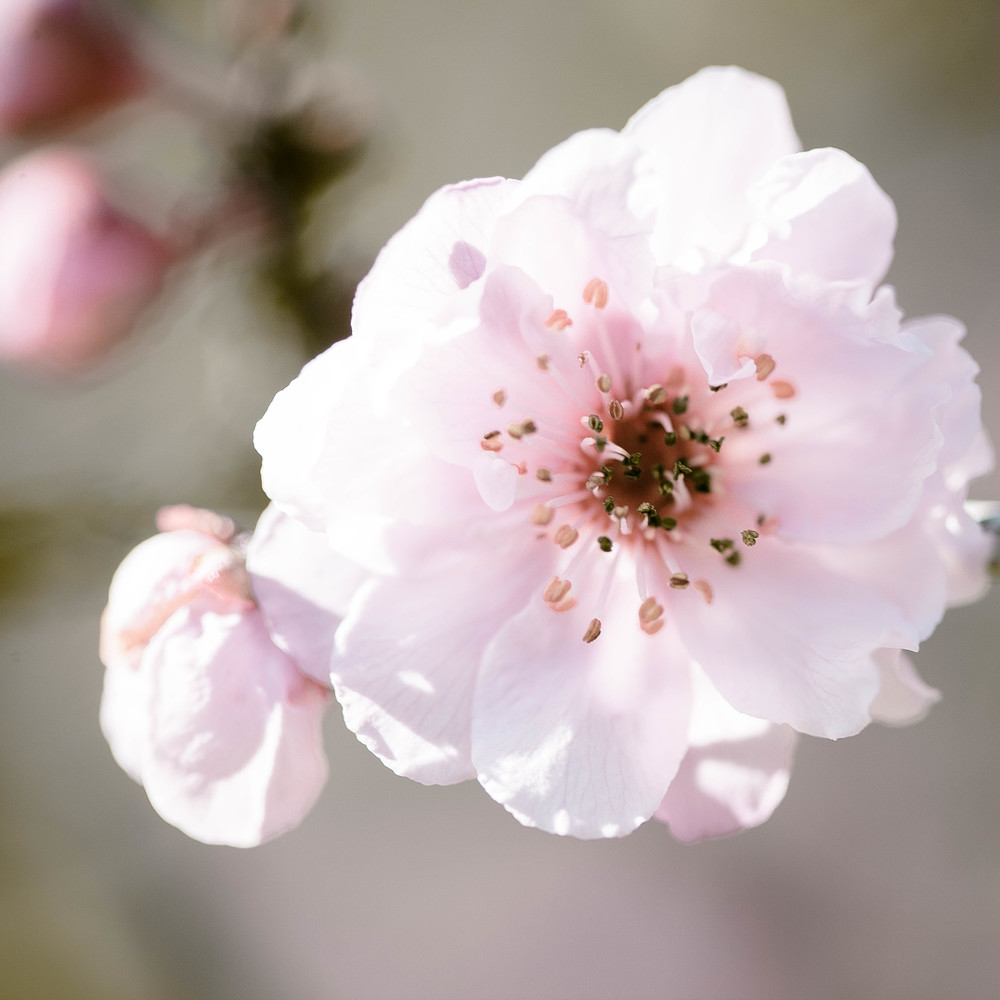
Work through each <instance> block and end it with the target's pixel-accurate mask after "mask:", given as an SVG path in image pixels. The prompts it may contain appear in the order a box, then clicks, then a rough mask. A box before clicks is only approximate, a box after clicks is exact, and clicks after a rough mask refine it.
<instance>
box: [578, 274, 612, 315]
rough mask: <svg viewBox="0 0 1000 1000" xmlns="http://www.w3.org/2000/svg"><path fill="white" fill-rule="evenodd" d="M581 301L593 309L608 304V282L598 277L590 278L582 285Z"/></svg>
mask: <svg viewBox="0 0 1000 1000" xmlns="http://www.w3.org/2000/svg"><path fill="white" fill-rule="evenodd" d="M583 301H584V302H586V303H588V304H592V305H593V307H594V308H595V309H603V308H604V307H605V306H606V305H607V304H608V284H607V282H606V281H601V279H600V278H591V279H590V281H588V282H587V284H586V285H585V286H584V289H583Z"/></svg>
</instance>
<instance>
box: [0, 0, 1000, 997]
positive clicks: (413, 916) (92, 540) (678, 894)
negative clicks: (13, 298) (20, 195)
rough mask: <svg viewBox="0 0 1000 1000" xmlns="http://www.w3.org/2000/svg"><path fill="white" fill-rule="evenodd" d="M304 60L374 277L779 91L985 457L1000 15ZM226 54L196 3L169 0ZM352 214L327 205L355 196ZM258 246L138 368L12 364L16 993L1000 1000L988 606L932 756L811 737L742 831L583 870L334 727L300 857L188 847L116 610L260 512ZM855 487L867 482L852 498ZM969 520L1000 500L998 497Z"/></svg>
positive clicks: (166, 332) (139, 129) (875, 9)
mask: <svg viewBox="0 0 1000 1000" xmlns="http://www.w3.org/2000/svg"><path fill="white" fill-rule="evenodd" d="M322 14H323V18H322V21H323V31H318V32H317V33H315V34H314V36H313V37H314V42H315V45H316V48H317V50H319V51H325V52H326V53H328V55H329V59H331V60H334V59H335V60H337V61H338V62H339V63H340V64H342V65H343V67H346V69H347V70H348V71H349V72H351V73H353V74H354V75H355V76H356V78H358V79H360V80H361V81H363V82H364V83H365V85H366V86H367V88H368V91H369V92H368V95H367V97H366V98H365V100H366V102H367V105H366V106H368V107H370V108H371V109H373V112H374V114H375V120H376V122H377V133H376V138H375V141H374V144H373V148H372V151H371V154H370V156H369V159H368V161H367V162H366V164H365V165H364V166H363V168H362V169H361V171H360V172H359V173H358V175H357V176H356V177H354V178H353V179H352V180H351V181H350V182H349V183H348V184H347V185H346V186H345V187H344V188H343V190H342V192H341V194H340V195H338V196H331V197H330V198H329V199H327V201H326V203H325V204H324V205H323V206H322V210H321V211H320V212H319V213H318V216H317V219H316V222H315V226H314V231H313V234H312V236H313V243H314V250H315V253H316V254H317V258H318V259H326V258H330V259H334V258H335V259H337V260H341V261H347V262H348V264H349V266H351V267H358V268H360V269H361V270H362V272H363V269H364V268H365V267H366V266H367V263H368V262H370V260H371V258H372V256H373V255H374V253H375V252H376V251H377V249H378V248H379V246H380V245H381V244H382V243H383V242H384V240H385V239H386V238H387V237H388V236H389V235H390V234H391V233H392V232H393V231H395V230H396V229H397V228H398V227H399V226H401V225H402V224H403V223H404V222H405V221H406V220H407V219H408V218H409V217H410V216H411V215H412V214H413V212H414V211H415V210H416V209H417V207H418V206H419V205H420V203H421V202H422V200H423V199H424V198H425V197H426V196H427V194H429V193H430V192H431V191H432V190H433V189H434V188H436V187H438V186H439V185H441V184H443V183H445V182H448V181H454V180H459V179H463V178H467V177H472V176H477V175H492V174H506V175H508V176H520V175H521V174H523V173H524V171H525V170H526V169H528V168H529V167H530V166H531V164H532V163H533V162H534V160H535V159H536V158H537V157H538V156H539V155H540V154H541V153H542V152H544V151H545V150H546V149H548V148H549V147H550V146H552V145H554V144H555V143H556V142H558V141H560V140H561V139H563V138H565V137H566V136H568V135H569V134H570V133H571V132H573V131H575V130H578V129H580V128H584V127H588V126H592V125H608V126H613V127H620V126H621V125H622V124H623V123H624V122H625V120H626V119H627V118H628V116H629V115H630V114H631V113H632V112H633V111H634V110H635V109H637V108H638V107H639V106H640V105H641V104H642V103H644V102H645V101H646V100H647V99H648V98H650V97H652V96H653V95H654V94H655V93H657V92H658V91H660V90H661V89H663V88H664V87H665V86H668V85H670V84H672V83H676V82H679V81H680V80H681V79H683V78H684V77H686V76H687V75H689V74H690V73H691V72H693V71H695V70H696V69H698V68H700V67H701V66H702V65H705V64H707V63H728V62H734V63H738V64H741V65H743V66H746V67H747V68H750V69H754V70H757V71H759V72H761V73H764V74H766V75H769V76H772V77H774V78H775V79H777V80H779V81H780V82H781V83H782V84H783V85H784V87H785V88H786V91H787V93H788V97H789V101H790V103H791V106H792V111H793V114H794V117H795V121H796V125H797V128H798V130H799V133H800V135H801V137H802V139H803V142H804V144H805V145H806V147H810V146H825V145H832V146H840V147H842V148H844V149H847V150H848V151H850V152H851V153H852V154H853V155H855V156H856V157H858V158H859V159H860V160H862V161H863V162H865V163H866V164H868V166H869V167H870V168H871V170H872V171H873V173H874V175H875V177H876V178H877V180H878V181H879V182H880V183H881V184H882V186H883V187H884V188H885V189H886V190H887V191H888V192H889V193H890V195H891V196H892V197H893V198H894V199H895V202H896V205H897V207H898V210H899V215H900V229H899V237H898V242H897V258H896V263H895V264H894V266H893V269H892V272H891V274H890V278H889V280H890V281H891V282H892V283H893V284H895V285H896V287H897V289H898V291H899V298H900V302H901V304H902V305H903V307H904V308H905V309H906V311H907V312H908V314H909V315H913V316H916V315H921V314H924V313H929V312H947V313H952V314H954V315H957V316H959V317H960V318H962V319H963V320H964V321H965V322H966V323H967V324H968V326H969V329H970V334H969V338H968V340H967V345H968V346H969V348H970V350H971V351H972V352H973V354H974V355H975V356H976V357H977V358H978V360H979V361H980V363H981V364H982V366H983V368H984V374H983V376H982V380H981V381H982V385H983V388H984V392H985V395H986V403H985V416H986V421H987V425H988V426H989V427H990V428H991V429H992V432H993V434H994V435H995V436H996V437H998V438H1000V342H998V337H997V331H998V322H1000V280H998V275H1000V245H998V243H1000V214H998V212H1000V68H998V67H1000V59H998V56H1000V13H998V8H997V6H996V5H995V4H994V3H989V2H985V0H983V2H976V0H952V2H950V3H940V2H938V0H875V2H873V3H866V4H862V3H853V2H852V3H836V2H830V0H825V2H818V0H770V2H755V0H744V2H737V0H732V2H725V0H687V2H676V0H660V2H653V0H617V2H614V3H612V2H597V0H582V2H568V0H535V2H528V0H508V2H506V3H497V2H487V0H461V2H460V0H451V2H446V0H428V2H416V0H344V2H339V3H337V4H336V5H333V4H332V3H331V4H330V5H329V6H326V7H323V8H322ZM157 16H159V17H160V18H162V20H163V23H164V25H165V26H166V27H167V28H168V29H169V30H170V31H172V32H174V33H175V34H176V38H177V40H178V41H179V42H183V43H187V42H190V43H197V44H200V45H204V46H209V47H210V46H211V45H212V44H214V43H213V41H212V40H213V38H214V37H216V36H215V33H214V28H213V25H212V22H211V18H210V16H209V13H208V6H207V5H205V4H202V3H197V4H194V3H192V4H191V5H189V6H187V5H184V4H178V3H166V2H164V3H162V4H160V5H159V7H158V8H157ZM113 124H114V126H115V129H114V130H113V131H108V130H104V131H94V132H88V133H86V134H85V135H83V136H82V137H81V139H82V140H83V141H87V142H88V143H91V144H92V145H93V146H94V148H95V149H97V150H98V151H99V154H100V155H101V156H102V157H103V159H104V162H105V163H106V165H107V166H108V167H109V168H110V169H111V170H112V172H113V173H114V174H115V175H116V176H118V177H119V178H120V180H121V183H122V184H123V189H124V190H125V191H126V192H131V197H133V198H134V199H135V201H136V203H137V204H139V203H144V204H145V207H146V210H147V211H153V212H161V213H162V212H164V211H165V210H166V206H168V205H169V204H170V202H171V199H172V198H173V197H174V195H175V194H176V192H177V191H180V190H182V189H185V190H190V189H205V190H208V189H210V188H211V186H212V184H213V183H214V178H215V175H214V174H213V171H214V170H216V169H217V164H214V163H213V161H212V158H211V156H209V155H207V154H206V152H205V150H204V148H203V145H204V144H203V143H201V142H200V141H199V135H198V133H197V130H192V129H191V128H190V126H188V125H186V124H185V122H184V120H183V118H182V117H181V116H179V115H178V114H177V113H175V112H171V111H166V110H163V109H161V108H159V107H158V106H157V105H156V104H154V103H152V102H147V103H145V104H143V105H141V106H140V107H138V108H136V109H134V110H132V111H131V112H129V113H127V114H125V115H122V116H119V117H118V118H117V119H116V121H115V122H114V123H113ZM345 194H346V195H347V197H345V196H344V195H345ZM249 266H250V265H249V263H248V260H247V257H246V255H244V254H241V252H240V250H239V248H238V247H229V248H227V249H226V250H225V251H222V252H219V253H216V254H214V255H211V256H210V257H209V258H207V259H204V260H202V261H200V262H198V263H197V264H196V265H193V266H191V267H189V268H187V269H186V270H185V271H183V272H182V273H179V274H178V275H176V276H175V278H174V280H173V282H172V292H171V294H170V295H169V296H168V297H167V298H166V299H165V300H164V301H163V302H162V303H161V304H160V305H158V306H157V308H156V309H155V310H154V312H153V313H152V314H151V316H150V319H149V322H148V324H147V326H148V329H147V330H146V331H145V333H144V335H143V338H142V340H141V342H140V343H138V344H135V345H132V346H131V347H130V348H129V349H128V350H127V351H126V352H124V354H123V355H122V356H121V357H120V358H119V359H118V360H117V361H116V362H115V363H113V365H112V366H111V370H110V371H106V372H105V373H104V377H102V378H99V379H90V380H87V381H86V382H85V383H83V384H82V385H76V386H73V387H64V386H52V385H44V384H39V383H37V382H34V381H31V380H27V379H24V378H22V377H19V376H16V375H15V374H13V373H10V372H2V371H0V997H2V998H3V1000H21V998H38V997H53V998H72V1000H75V998H78V997H79V998H91V997H93V998H95V1000H97V998H100V1000H119V998H121V1000H146V998H150V1000H159V998H171V1000H187V998H196V997H197V998H202V997H205V998H213V1000H256V998H262V1000H263V998H271V997H292V998H301V1000H319V998H325V1000H326V998H351V1000H354V998H357V1000H380V998H387V1000H388V998H399V1000H423V998H426V1000H452V998H454V1000H491V998H522V1000H533V998H539V1000H541V998H546V1000H548V998H574V1000H588V998H619V997H637V998H646V997H665V998H671V1000H783V998H789V1000H810V998H815V1000H826V998H829V1000H844V998H869V997H871V998H876V997H877V998H880V1000H893V998H901V1000H902V998H906V1000H941V998H949V1000H966V998H968V1000H979V998H989V997H993V996H996V995H998V994H1000V947H998V943H1000V942H998V932H1000V845H998V843H997V839H998V826H1000V824H998V822H997V819H998V815H1000V810H998V805H997V801H998V793H1000V778H998V774H997V766H996V764H997V760H998V757H1000V729H998V726H997V722H996V719H997V710H998V708H1000V678H998V674H997V670H996V663H997V653H996V649H997V640H998V633H1000V626H998V623H997V615H996V608H997V600H998V596H997V594H996V593H993V594H990V595H988V596H987V598H986V600H985V601H983V602H982V603H981V604H980V605H978V606H977V607H974V608H970V609H959V610H957V611H954V612H952V613H950V614H949V616H948V618H947V619H946V621H945V623H944V624H943V625H942V626H941V628H940V629H939V631H938V632H937V634H936V635H935V636H934V638H933V639H931V640H930V641H929V642H927V643H926V644H925V646H924V649H923V650H922V651H921V654H920V656H919V658H918V663H919V666H920V669H921V670H922V672H923V674H924V676H925V677H926V678H927V679H928V681H930V682H931V683H933V684H934V685H936V686H937V687H939V688H941V689H942V691H943V692H944V700H943V701H942V703H941V704H940V705H939V706H937V707H936V708H935V709H934V711H933V712H932V714H931V716H930V717H929V718H928V719H927V720H926V721H925V722H923V723H921V724H920V725H919V726H916V727H914V728H911V729H904V730H886V729H882V728H879V727H872V728H871V729H870V730H868V731H866V732H865V733H863V734H862V735H860V736H858V737H856V738H854V739H851V740H847V741H844V742H842V743H839V744H833V743H825V742H820V741H815V740H806V741H804V742H803V745H802V747H801V750H800V752H799V755H798V759H797V764H796V768H795V773H794V775H793V779H792V785H791V789H790V791H789V794H788V797H787V799H786V801H785V803H784V804H783V805H782V806H781V807H780V808H779V810H778V812H777V813H776V815H775V816H774V818H773V819H772V820H771V821H770V822H769V823H768V824H767V825H765V826H764V827H762V828H760V829H759V830H756V831H752V832H750V833H747V834H744V835H742V836H740V837H737V838H733V839H729V840H725V841H721V842H716V843H710V844H707V845H702V846H698V847H693V848H692V847H681V846H679V845H677V844H675V843H673V842H672V841H671V840H670V838H669V835H668V834H667V832H666V830H665V828H663V827H662V826H659V825H658V824H655V823H654V824H649V825H647V826H646V827H644V828H643V829H641V830H640V831H639V832H638V833H636V834H634V835H633V836H631V837H629V838H628V839H626V840H623V841H612V842H602V843H581V842H575V841H565V840H560V839H557V838H555V837H551V836H548V835H545V834H541V833H538V832H535V831H530V830H525V829H523V828H521V827H520V826H519V825H518V824H517V823H516V822H515V821H514V820H512V819H510V818H509V817H507V815H506V814H505V813H504V812H503V810H502V809H501V808H500V807H499V806H496V805H495V804H494V803H492V802H491V801H490V800H489V799H488V798H487V797H486V796H485V794H484V793H482V792H481V791H480V790H479V789H478V786H476V785H474V784H471V785H464V786H459V787H453V788H444V789H441V788H432V789H427V788H422V787H420V786H418V785H415V784H413V783H410V782H407V781H405V780H403V779H399V778H396V777H394V776H393V775H392V774H391V773H390V772H389V771H387V770H386V769H384V768H383V767H382V765H381V764H379V762H378V761H377V760H376V759H375V758H374V757H372V756H370V755H369V754H368V753H367V752H366V751H365V750H364V749H363V748H361V746H360V745H359V744H357V743H356V742H355V740H354V738H353V737H352V736H350V734H348V733H346V731H344V729H343V727H342V725H340V723H339V720H338V718H337V716H336V713H335V712H331V713H330V715H329V718H328V725H327V737H328V739H327V745H328V751H329V756H330V761H331V778H330V782H329V785H328V787H327V788H326V790H325V792H324V794H323V796H322V799H321V801H320V803H319V804H318V806H317V807H316V809H315V810H314V812H313V813H312V814H311V815H310V817H309V818H308V819H307V820H306V822H305V823H304V824H303V825H302V827H301V828H300V829H299V830H297V831H296V832H293V833H292V834H290V835H288V836H286V837H284V838H282V839H280V840H279V841H277V842H275V843H273V844H270V845H268V846H266V847H264V848H261V849H258V850H255V851H251V852H241V851H238V850H232V849H224V848H208V847H204V846H201V845H199V844H196V843H194V842H191V841H189V840H187V839H186V838H185V837H184V836H182V835H181V834H179V833H178V832H176V831H175V830H173V829H172V828H170V827H168V826H166V825H165V824H164V823H162V821H160V820H159V819H158V817H157V816H156V815H155V814H154V813H153V812H152V810H151V808H150V807H149V805H148V803H147V801H146V799H145V796H144V794H143V792H142V790H141V789H140V788H139V787H138V786H136V785H133V784H132V782H131V781H129V779H128V778H127V777H126V776H125V775H124V774H123V773H122V772H121V771H119V770H118V768H117V767H116V766H115V765H114V763H113V761H112V759H111V757H110V754H109V753H108V751H107V748H106V746H105V744H104V742H103V740H102V738H101V735H100V732H99V730H98V727H97V706H98V701H99V697H100V685H101V673H102V671H101V667H100V664H99V663H98V660H97V655H96V643H97V623H98V617H99V614H100V611H101V608H102V606H103V603H104V599H105V595H106V588H107V583H108V580H109V579H110V576H111V573H112V572H113V570H114V568H115V566H116V565H117V563H118V562H119V561H120V559H121V558H122V557H123V556H124V554H125V553H126V552H127V551H128V549H129V548H130V547H131V546H132V545H133V544H135V543H136V542H138V541H139V540H140V539H141V538H143V537H145V536H146V535H148V534H150V533H151V532H152V515H153V512H154V511H155V509H156V507H157V506H159V505H160V504H163V503H167V502H177V501H189V502H193V503H197V504H203V505H208V506H216V507H220V508H223V509H225V510H227V511H229V512H234V513H237V514H241V515H242V516H243V518H244V519H245V520H248V521H252V518H253V516H254V514H255V513H256V511H257V510H259V509H260V506H261V505H262V503H263V500H262V498H261V497H260V495H259V493H258V492H257V489H256V486H255V481H256V480H255V477H256V474H257V461H256V456H255V455H254V453H253V451H252V448H251V445H250V434H251V430H252V427H253V424H254V422H255V420H256V418H257V417H258V416H259V415H260V414H261V413H262V412H263V410H264V409H265V407H266V405H267V403H268V401H269V399H270V397H271V396H272V395H273V393H274V392H275V391H276V390H277V389H279V388H281V387H282V386H283V385H284V384H285V383H286V382H287V381H288V380H289V379H290V378H291V377H292V376H293V375H294V374H295V372H296V371H297V370H298V367H299V366H300V365H301V363H302V361H303V360H304V355H302V354H301V353H300V352H299V350H298V349H297V348H296V347H295V343H294V340H293V339H292V338H291V337H286V338H284V339H282V338H281V337H275V336H274V332H275V330H277V331H279V332H280V331H281V330H282V325H283V324H284V323H285V320H284V319H283V318H282V316H281V315H280V313H278V312H277V310H276V309H275V308H274V307H272V306H271V305H269V304H268V303H267V302H266V301H264V300H262V299H261V298H259V297H255V296H254V295H252V294H249V293H248V290H247V289H248V278H247V275H248V270H249ZM859 488H863V482H859ZM976 492H977V494H978V495H979V496H984V497H989V496H994V497H1000V480H998V479H997V477H996V476H994V477H992V478H990V479H989V480H985V481H983V482H981V483H980V484H979V485H978V486H977V488H976Z"/></svg>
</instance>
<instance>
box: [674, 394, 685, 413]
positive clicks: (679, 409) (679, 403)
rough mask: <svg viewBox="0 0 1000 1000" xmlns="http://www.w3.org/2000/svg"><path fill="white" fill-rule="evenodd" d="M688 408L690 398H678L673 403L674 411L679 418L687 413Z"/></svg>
mask: <svg viewBox="0 0 1000 1000" xmlns="http://www.w3.org/2000/svg"><path fill="white" fill-rule="evenodd" d="M687 408H688V397H687V396H678V397H677V398H676V399H675V400H674V402H673V411H674V413H676V414H677V415H678V416H680V414H682V413H686V412H687Z"/></svg>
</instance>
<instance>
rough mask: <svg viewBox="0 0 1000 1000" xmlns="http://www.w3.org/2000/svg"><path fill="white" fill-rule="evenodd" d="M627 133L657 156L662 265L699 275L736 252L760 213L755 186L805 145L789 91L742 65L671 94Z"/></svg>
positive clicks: (713, 70) (657, 237)
mask: <svg viewBox="0 0 1000 1000" xmlns="http://www.w3.org/2000/svg"><path fill="white" fill-rule="evenodd" d="M623 134H624V135H626V136H629V137H630V138H632V139H633V140H634V141H636V142H637V143H638V144H639V146H640V147H641V148H642V149H643V150H644V151H645V152H647V153H648V154H649V155H650V156H652V157H653V158H654V160H655V164H656V168H657V171H658V174H659V178H660V185H661V190H662V195H661V198H662V203H661V207H660V213H659V218H658V223H657V229H656V232H655V233H654V236H653V244H654V247H655V250H656V256H657V260H658V261H660V262H664V263H666V262H670V263H674V264H678V265H680V266H682V267H685V268H688V269H691V270H695V269H697V268H698V267H700V266H701V265H703V264H704V263H705V262H706V261H709V262H711V261H717V260H720V259H723V258H725V257H727V256H728V255H730V254H731V253H733V252H734V251H735V250H736V249H737V248H738V247H739V246H740V245H741V244H742V242H743V240H744V238H745V234H746V229H747V226H748V224H749V223H750V221H751V219H752V216H753V209H752V206H751V203H750V201H749V198H748V191H749V189H750V187H751V186H752V185H753V184H754V182H756V181H757V180H758V179H759V178H760V177H761V176H762V175H763V174H764V172H765V171H766V170H767V169H768V168H769V167H770V166H771V164H772V163H773V162H774V161H775V160H776V159H777V158H778V157H780V156H784V155H786V154H788V153H794V152H796V151H797V150H798V149H799V148H800V146H799V142H798V139H797V138H796V135H795V131H794V129H793V127H792V121H791V116H790V115H789V112H788V105H787V104H786V102H785V95H784V93H783V91H782V89H781V88H780V87H779V86H778V85H777V84H776V83H773V82H772V81H771V80H766V79H764V78H763V77H760V76H757V75H756V74H754V73H748V72H746V71H745V70H742V69H738V68H737V67H735V66H729V67H725V68H721V67H709V68H707V69H703V70H702V71H701V72H700V73H696V74H695V75H694V76H692V77H690V78H689V79H687V80H685V81H684V82H683V83H682V84H680V85H679V86H676V87H671V88H669V89H668V90H665V91H664V92H663V93H662V94H660V95H659V97H655V98H653V100H652V101H650V102H649V103H648V104H647V105H645V107H643V108H641V109H640V110H639V111H638V112H636V114H635V115H633V116H632V118H631V119H630V121H629V123H628V124H627V125H626V126H625V128H624V130H623Z"/></svg>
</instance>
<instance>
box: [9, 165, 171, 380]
mask: <svg viewBox="0 0 1000 1000" xmlns="http://www.w3.org/2000/svg"><path fill="white" fill-rule="evenodd" d="M170 263H171V252H170V250H169V248H168V247H167V245H166V244H165V243H164V242H163V241H162V240H160V239H158V238H157V237H155V236H154V235H153V234H152V233H150V232H149V231H148V230H146V229H145V228H144V227H143V226H142V225H141V224H140V223H138V222H136V221H134V220H133V219H130V218H129V217H128V216H126V215H124V214H123V213H122V212H120V211H118V210H117V209H115V208H113V207H112V206H111V205H110V204H109V202H108V200H107V198H106V196H105V194H104V190H103V185H102V182H101V179H100V177H99V176H98V174H97V172H96V171H95V169H94V168H93V167H92V166H91V165H90V163H89V162H88V161H87V160H86V159H85V158H83V157H82V156H81V155H79V154H76V153H73V152H70V151H68V150H56V149H45V150H42V151H41V152H38V153H35V154H33V155H30V156H27V157H25V158H22V159H19V160H15V161H14V162H13V163H11V164H9V165H8V166H7V167H6V168H5V169H4V171H3V172H2V173H0V359H4V360H7V361H11V362H14V363H17V364H21V365H26V366H29V367H32V368H36V369H42V370H44V371H48V372H51V373H61V372H67V371H72V370H74V369H78V368H82V367H86V366H89V365H93V364H94V363H95V362H97V361H99V360H100V359H101V358H102V357H103V356H104V355H105V354H106V353H107V352H108V351H109V350H110V349H111V348H112V347H113V346H114V345H115V344H116V343H117V342H118V341H120V340H121V339H123V338H124V337H126V336H128V334H130V333H131V332H132V330H133V328H134V326H135V324H136V321H137V319H138V317H139V315H140V314H141V313H142V311H143V310H144V309H145V308H146V307H147V306H148V305H149V304H150V303H151V302H152V300H153V299H154V298H155V297H156V296H157V295H158V294H159V291H160V288H161V286H162V283H163V278H164V275H165V273H166V270H167V268H168V267H169V265H170Z"/></svg>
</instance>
